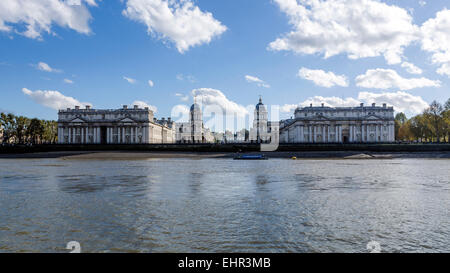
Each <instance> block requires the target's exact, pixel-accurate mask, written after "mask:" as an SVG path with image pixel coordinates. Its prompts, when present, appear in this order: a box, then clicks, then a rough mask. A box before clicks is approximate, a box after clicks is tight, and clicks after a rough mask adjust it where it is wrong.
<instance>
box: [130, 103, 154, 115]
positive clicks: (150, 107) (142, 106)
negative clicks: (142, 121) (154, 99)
mask: <svg viewBox="0 0 450 273" xmlns="http://www.w3.org/2000/svg"><path fill="white" fill-rule="evenodd" d="M134 105H137V106H138V107H139V108H145V107H148V108H149V109H150V110H152V111H153V113H156V112H158V108H157V107H156V106H153V105H150V104H148V103H147V102H145V101H141V100H135V101H134V102H133V106H134Z"/></svg>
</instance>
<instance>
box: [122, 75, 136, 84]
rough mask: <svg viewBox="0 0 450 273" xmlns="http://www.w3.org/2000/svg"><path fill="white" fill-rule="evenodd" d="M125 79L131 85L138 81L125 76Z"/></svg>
mask: <svg viewBox="0 0 450 273" xmlns="http://www.w3.org/2000/svg"><path fill="white" fill-rule="evenodd" d="M123 79H124V80H126V81H127V82H129V83H131V84H135V83H136V80H135V79H133V78H129V77H125V76H124V77H123Z"/></svg>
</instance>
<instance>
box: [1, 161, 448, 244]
mask: <svg viewBox="0 0 450 273" xmlns="http://www.w3.org/2000/svg"><path fill="white" fill-rule="evenodd" d="M449 177H450V160H448V159H393V160H296V161H294V160H287V159H270V160H267V161H233V160H231V159H198V160H196V159H148V160H87V159H83V160H77V159H69V160H67V159H66V160H63V159H0V252H68V250H66V249H65V247H66V244H67V242H69V241H77V242H79V243H80V245H81V249H82V250H81V251H82V252H277V253H278V252H281V253H286V252H367V249H366V246H367V243H368V242H369V241H377V242H379V243H380V245H381V248H382V251H383V252H449V251H450V178H449Z"/></svg>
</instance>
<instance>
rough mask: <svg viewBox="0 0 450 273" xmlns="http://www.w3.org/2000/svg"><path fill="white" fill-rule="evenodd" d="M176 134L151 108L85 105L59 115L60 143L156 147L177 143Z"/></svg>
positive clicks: (169, 124) (167, 121)
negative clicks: (146, 145)
mask: <svg viewBox="0 0 450 273" xmlns="http://www.w3.org/2000/svg"><path fill="white" fill-rule="evenodd" d="M174 142H175V131H174V128H173V122H172V121H171V120H170V118H169V119H167V120H166V119H162V120H157V119H156V118H154V115H153V111H151V110H150V109H149V108H147V107H146V108H145V109H141V108H139V107H138V106H137V105H135V106H134V108H131V109H129V108H128V107H127V106H126V105H125V106H123V108H122V109H117V110H96V109H91V107H89V106H86V108H85V109H80V107H79V106H75V109H70V108H68V109H67V110H60V111H59V112H58V143H60V144H156V143H174Z"/></svg>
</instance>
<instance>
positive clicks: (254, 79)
mask: <svg viewBox="0 0 450 273" xmlns="http://www.w3.org/2000/svg"><path fill="white" fill-rule="evenodd" d="M245 80H246V81H247V82H250V83H256V85H258V86H259V87H264V88H270V85H268V84H267V83H266V82H265V81H263V80H261V79H259V78H258V77H254V76H250V75H246V76H245Z"/></svg>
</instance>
